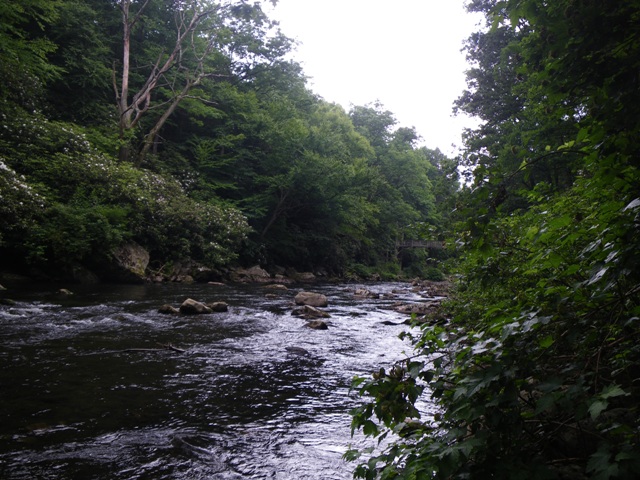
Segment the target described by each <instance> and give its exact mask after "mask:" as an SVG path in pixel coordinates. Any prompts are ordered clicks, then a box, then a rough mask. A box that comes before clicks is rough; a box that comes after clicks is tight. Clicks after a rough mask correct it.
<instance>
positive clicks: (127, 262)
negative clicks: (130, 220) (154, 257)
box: [105, 242, 149, 283]
mask: <svg viewBox="0 0 640 480" xmlns="http://www.w3.org/2000/svg"><path fill="white" fill-rule="evenodd" d="M111 258H112V262H111V264H110V265H109V268H108V269H107V271H106V272H105V276H106V277H107V279H108V280H112V281H116V282H119V283H143V282H144V281H145V272H146V269H147V266H148V265H149V252H147V251H146V250H145V249H144V248H142V247H141V246H140V245H138V244H137V243H134V242H129V243H125V244H123V245H121V246H120V247H118V248H116V249H115V250H113V251H112V252H111Z"/></svg>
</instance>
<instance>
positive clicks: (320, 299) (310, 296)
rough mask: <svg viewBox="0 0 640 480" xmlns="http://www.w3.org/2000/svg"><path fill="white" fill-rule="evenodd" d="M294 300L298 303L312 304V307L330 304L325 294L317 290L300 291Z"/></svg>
mask: <svg viewBox="0 0 640 480" xmlns="http://www.w3.org/2000/svg"><path fill="white" fill-rule="evenodd" d="M293 300H294V302H296V305H310V306H312V307H326V306H327V305H329V302H328V301H327V297H326V296H325V295H323V294H321V293H315V292H300V293H298V294H297V295H296V296H295V298H294V299H293Z"/></svg>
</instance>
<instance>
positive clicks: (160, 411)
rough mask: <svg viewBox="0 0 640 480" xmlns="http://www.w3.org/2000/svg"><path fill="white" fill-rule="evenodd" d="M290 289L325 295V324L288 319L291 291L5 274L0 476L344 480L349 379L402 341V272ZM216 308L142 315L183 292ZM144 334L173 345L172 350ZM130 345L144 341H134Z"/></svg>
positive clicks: (400, 354) (379, 362)
mask: <svg viewBox="0 0 640 480" xmlns="http://www.w3.org/2000/svg"><path fill="white" fill-rule="evenodd" d="M356 287H358V286H357V285H339V284H335V285H314V286H312V287H311V286H309V287H306V288H308V289H310V290H312V291H317V292H320V293H324V294H325V295H327V297H328V298H329V307H328V308H326V309H325V310H326V311H327V312H328V313H329V314H330V315H331V318H328V319H326V320H327V323H328V324H329V329H328V330H312V329H309V328H305V327H304V324H305V323H306V322H305V320H303V319H301V318H298V317H295V316H292V315H291V310H292V301H293V297H294V296H295V293H296V292H297V291H299V290H300V289H297V288H293V287H292V288H290V289H289V290H288V291H283V292H279V293H276V294H275V295H266V293H267V292H269V290H266V289H265V288H264V287H261V286H212V285H200V284H195V285H178V284H172V285H166V284H165V285H138V286H104V285H100V286H93V287H85V288H82V289H81V288H80V287H78V289H77V290H74V295H72V296H68V297H64V296H59V295H58V294H55V293H52V291H55V290H54V289H53V287H51V286H41V287H38V286H35V285H30V286H28V287H22V288H19V287H16V288H14V289H11V290H9V291H7V292H4V293H5V295H4V297H10V298H12V299H13V300H16V302H17V303H16V304H15V305H13V306H2V305H0V478H2V479H25V480H26V479H29V480H32V479H65V480H66V479H105V480H106V479H109V480H112V479H189V480H192V479H241V478H275V479H302V478H306V479H323V480H331V479H348V478H351V475H352V474H351V471H352V469H353V467H354V465H352V464H349V463H345V462H344V461H343V460H342V455H343V453H344V452H345V451H346V450H347V449H348V448H349V445H350V444H352V445H354V446H360V447H361V446H363V445H365V444H366V442H367V441H366V440H365V439H363V438H362V437H361V436H359V435H356V436H355V437H354V438H351V434H350V416H349V410H350V409H352V408H353V407H354V406H356V405H358V404H359V403H360V402H362V401H363V400H362V399H360V398H359V397H358V396H357V394H356V393H355V392H353V391H351V390H350V383H351V380H352V378H353V377H354V376H356V375H369V374H370V373H371V372H373V371H374V370H377V369H378V368H380V367H381V366H388V365H391V364H392V363H393V362H395V361H397V360H400V359H402V358H404V356H405V353H404V352H406V353H407V354H410V353H411V346H410V344H409V343H408V342H407V341H406V340H400V339H399V338H398V334H399V333H400V332H402V331H403V330H406V329H407V328H408V327H406V326H404V325H385V324H383V323H382V322H385V321H390V322H393V323H401V322H402V321H403V320H405V319H406V316H403V315H401V314H398V313H396V312H394V311H392V310H391V309H389V306H390V304H392V303H393V302H396V301H405V302H406V301H416V300H422V299H421V298H420V297H418V295H417V294H416V293H413V292H411V290H410V288H409V287H408V286H407V285H406V284H390V283H381V284H376V285H367V286H366V288H368V289H370V290H372V291H374V292H377V293H389V292H391V291H392V290H395V291H396V292H398V293H396V294H395V295H393V298H386V297H385V298H380V299H366V300H362V299H356V298H354V295H353V292H354V290H355V288H356ZM189 297H190V298H194V299H196V300H199V301H204V302H212V301H218V300H221V301H226V302H227V303H228V304H229V311H227V312H223V313H214V314H210V315H199V316H174V315H166V314H160V313H158V308H159V307H160V306H161V305H162V304H165V303H169V304H173V305H174V306H179V305H180V303H181V302H182V301H183V300H184V299H185V298H189ZM159 344H165V345H166V344H170V345H172V346H174V347H176V348H179V349H182V350H184V353H180V352H178V351H175V350H171V349H166V348H163V347H161V346H159ZM143 349H149V350H148V351H145V350H143Z"/></svg>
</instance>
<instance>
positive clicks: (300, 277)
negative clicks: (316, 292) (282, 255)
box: [293, 272, 316, 283]
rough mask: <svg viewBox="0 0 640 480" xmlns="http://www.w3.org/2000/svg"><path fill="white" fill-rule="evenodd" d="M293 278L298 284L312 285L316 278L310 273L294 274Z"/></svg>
mask: <svg viewBox="0 0 640 480" xmlns="http://www.w3.org/2000/svg"><path fill="white" fill-rule="evenodd" d="M293 278H294V280H295V281H296V282H300V283H313V282H315V281H316V276H315V275H314V274H313V273H311V272H300V273H296V274H295V276H294V277H293Z"/></svg>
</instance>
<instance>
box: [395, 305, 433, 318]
mask: <svg viewBox="0 0 640 480" xmlns="http://www.w3.org/2000/svg"><path fill="white" fill-rule="evenodd" d="M439 305H440V302H426V303H412V304H399V305H394V306H393V309H394V310H395V311H396V312H398V313H406V314H407V315H411V314H414V313H415V314H416V315H426V314H427V313H431V312H433V311H434V310H435V309H436V308H437V307H438V306H439Z"/></svg>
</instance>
